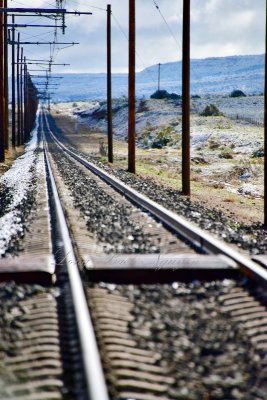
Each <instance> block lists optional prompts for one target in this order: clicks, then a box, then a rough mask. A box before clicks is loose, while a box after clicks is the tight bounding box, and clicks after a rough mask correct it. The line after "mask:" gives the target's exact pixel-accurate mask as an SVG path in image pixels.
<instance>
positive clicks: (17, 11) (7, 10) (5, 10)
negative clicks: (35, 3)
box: [0, 7, 93, 15]
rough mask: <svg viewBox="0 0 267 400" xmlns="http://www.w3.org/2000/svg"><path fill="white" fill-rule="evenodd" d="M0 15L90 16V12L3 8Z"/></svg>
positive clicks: (62, 9)
mask: <svg viewBox="0 0 267 400" xmlns="http://www.w3.org/2000/svg"><path fill="white" fill-rule="evenodd" d="M0 13H11V14H25V13H26V14H27V13H36V14H67V15H92V14H93V13H92V12H84V11H67V10H66V9H65V8H60V9H59V8H50V9H49V8H10V7H7V8H4V7H0Z"/></svg>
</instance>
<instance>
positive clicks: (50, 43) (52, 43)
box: [8, 40, 80, 46]
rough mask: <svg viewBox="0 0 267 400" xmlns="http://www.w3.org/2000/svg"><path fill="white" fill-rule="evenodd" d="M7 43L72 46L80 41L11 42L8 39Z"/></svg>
mask: <svg viewBox="0 0 267 400" xmlns="http://www.w3.org/2000/svg"><path fill="white" fill-rule="evenodd" d="M8 44H11V45H12V44H15V45H17V44H20V45H21V44H23V45H26V44H36V45H38V46H39V45H41V44H45V45H54V44H55V45H66V46H67V45H72V46H74V45H75V44H80V43H76V42H18V41H15V42H13V41H12V40H9V41H8Z"/></svg>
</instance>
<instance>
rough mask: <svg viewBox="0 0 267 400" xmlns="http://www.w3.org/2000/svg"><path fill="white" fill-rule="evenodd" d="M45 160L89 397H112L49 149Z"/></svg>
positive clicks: (104, 399)
mask: <svg viewBox="0 0 267 400" xmlns="http://www.w3.org/2000/svg"><path fill="white" fill-rule="evenodd" d="M45 159H46V163H47V168H48V173H49V180H50V183H51V188H52V193H53V198H54V203H55V210H56V215H57V221H58V223H59V226H60V231H61V232H62V242H63V246H64V252H65V256H66V266H67V270H68V275H69V279H70V287H71V293H72V299H73V305H74V309H75V315H76V320H77V326H78V332H79V338H80V344H81V351H82V358H83V364H84V371H85V379H86V385H87V390H88V393H87V398H88V400H89V399H90V400H99V399H101V400H109V396H108V391H107V386H106V382H105V378H104V372H103V369H102V365H101V361H100V356H99V351H98V347H97V342H96V338H95V334H94V328H93V325H92V321H91V317H90V313H89V309H88V305H87V301H86V297H85V293H84V289H83V285H82V281H81V277H80V274H79V269H78V265H77V261H76V257H75V254H74V250H73V246H72V242H71V238H70V234H69V230H68V227H67V223H66V220H65V216H64V212H63V208H62V205H61V202H60V199H59V195H58V191H57V187H56V183H55V180H54V177H53V173H52V169H51V165H50V162H49V159H48V155H47V150H46V149H45Z"/></svg>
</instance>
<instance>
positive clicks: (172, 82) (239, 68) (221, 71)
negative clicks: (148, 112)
mask: <svg viewBox="0 0 267 400" xmlns="http://www.w3.org/2000/svg"><path fill="white" fill-rule="evenodd" d="M157 77H158V65H153V66H151V67H149V68H146V69H144V70H143V71H141V72H140V73H139V74H138V80H143V79H144V80H148V79H153V80H157ZM181 79H182V63H181V61H178V62H171V63H166V64H162V65H161V88H162V89H167V90H169V89H170V88H173V91H175V92H176V93H177V92H178V93H179V92H181ZM263 87H264V55H263V54H260V55H246V56H231V57H214V58H206V59H193V60H191V92H192V94H229V93H230V92H231V91H232V90H234V89H240V90H242V91H244V92H245V93H250V94H251V93H262V92H263ZM177 89H178V90H177Z"/></svg>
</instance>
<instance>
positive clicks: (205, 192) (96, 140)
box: [53, 113, 263, 224]
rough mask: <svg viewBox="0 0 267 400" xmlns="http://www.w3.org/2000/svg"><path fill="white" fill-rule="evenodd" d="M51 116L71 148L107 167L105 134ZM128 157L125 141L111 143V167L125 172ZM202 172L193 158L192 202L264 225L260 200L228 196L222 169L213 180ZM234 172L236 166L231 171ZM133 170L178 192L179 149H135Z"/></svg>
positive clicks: (234, 182)
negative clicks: (92, 156)
mask: <svg viewBox="0 0 267 400" xmlns="http://www.w3.org/2000/svg"><path fill="white" fill-rule="evenodd" d="M53 116H54V117H55V119H56V122H57V125H58V126H59V127H60V128H61V129H62V131H63V132H64V134H65V136H66V138H67V139H68V140H69V142H70V143H71V144H73V145H75V146H77V148H78V149H79V150H80V151H82V152H84V153H86V154H88V155H94V156H99V159H100V160H101V161H102V162H106V163H107V156H106V152H107V137H106V135H105V134H103V133H101V132H99V131H97V130H94V129H93V128H91V127H89V126H88V125H87V124H86V123H79V124H77V120H76V119H73V118H72V117H71V116H66V115H63V114H57V113H54V115H53ZM127 153H128V149H127V143H126V141H124V140H118V139H114V163H113V165H110V167H111V168H121V169H125V170H127ZM225 162H227V160H222V165H223V164H225ZM228 162H230V163H231V162H232V160H228ZM238 162H239V161H237V163H238ZM202 163H203V165H202ZM215 164H216V163H215ZM203 168H205V160H204V161H203V160H201V158H200V159H199V157H198V156H197V155H195V157H193V161H192V168H191V200H192V201H197V202H200V203H202V204H204V205H205V206H207V207H211V208H216V209H219V210H221V211H223V212H224V213H225V215H227V216H228V217H230V218H231V219H232V220H235V221H236V222H241V223H246V224H254V223H258V222H259V223H262V222H263V198H262V196H257V195H255V196H253V195H244V194H238V193H234V192H231V191H229V187H228V184H225V183H224V179H223V176H222V178H221V181H220V180H218V179H215V177H216V173H218V170H220V168H222V169H221V173H222V175H223V174H224V170H223V167H221V166H218V165H217V168H216V169H217V171H216V172H214V176H211V174H210V173H208V176H205V174H203ZM236 168H237V166H236V165H235V167H234V169H236ZM136 170H137V174H138V175H140V176H148V177H151V178H153V179H154V180H155V181H156V182H158V183H160V184H161V185H167V186H171V187H172V188H177V189H181V149H179V148H168V147H164V148H163V149H144V148H137V150H136ZM241 170H242V168H241ZM230 171H231V168H230ZM227 175H228V178H227V182H228V183H229V182H230V183H229V186H231V188H235V186H236V187H237V186H238V185H240V180H238V179H237V176H236V174H234V173H233V176H232V177H231V176H230V177H229V168H228V170H227ZM230 175H231V174H230Z"/></svg>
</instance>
